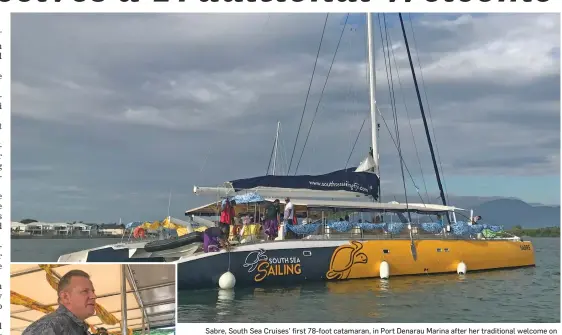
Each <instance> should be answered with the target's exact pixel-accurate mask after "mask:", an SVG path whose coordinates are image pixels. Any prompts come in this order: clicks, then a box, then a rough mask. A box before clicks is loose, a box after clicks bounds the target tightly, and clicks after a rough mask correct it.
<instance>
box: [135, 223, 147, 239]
mask: <svg viewBox="0 0 562 335" xmlns="http://www.w3.org/2000/svg"><path fill="white" fill-rule="evenodd" d="M133 236H134V237H135V238H144V237H145V230H144V228H143V227H141V226H138V227H136V228H135V230H133Z"/></svg>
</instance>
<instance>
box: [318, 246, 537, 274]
mask: <svg viewBox="0 0 562 335" xmlns="http://www.w3.org/2000/svg"><path fill="white" fill-rule="evenodd" d="M410 244H411V242H410V240H370V241H352V242H351V243H350V244H346V245H342V246H340V247H339V248H337V249H336V250H335V251H334V253H333V254H332V259H331V263H330V269H329V270H328V272H327V278H328V279H359V278H376V277H380V272H379V271H380V265H381V263H382V262H383V261H386V262H387V263H388V265H389V270H390V271H389V272H390V277H393V276H403V275H417V274H432V273H434V274H435V273H451V272H453V273H456V272H457V266H458V265H459V263H461V262H463V263H464V264H466V270H467V272H471V271H478V270H493V269H502V268H516V267H525V266H534V265H535V252H534V248H533V245H532V243H531V242H519V241H507V240H417V241H414V245H415V249H416V252H417V258H416V260H414V258H413V256H412V252H411V246H410Z"/></svg>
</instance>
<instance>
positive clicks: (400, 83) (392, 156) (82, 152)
mask: <svg viewBox="0 0 562 335" xmlns="http://www.w3.org/2000/svg"><path fill="white" fill-rule="evenodd" d="M325 19H326V15H325V14H270V15H268V14H254V15H239V14H228V15H215V14H212V15H211V14H209V15H191V14H185V15H184V14H181V15H177V14H176V15H163V14H162V15H154V14H146V15H113V14H103V15H100V14H98V15H94V14H60V15H51V14H17V15H13V17H12V76H13V78H12V99H13V102H12V106H13V114H12V115H13V116H12V135H13V137H12V139H13V142H12V155H13V156H12V178H13V182H12V196H13V200H12V206H13V213H12V214H13V219H15V220H19V219H22V218H25V217H31V218H36V219H40V220H45V221H69V220H85V221H97V222H103V221H106V222H107V221H116V220H119V218H123V220H125V221H132V220H153V219H161V218H163V217H165V216H166V214H167V207H168V196H169V193H170V191H171V192H172V206H171V214H172V215H174V216H176V217H179V218H181V217H182V215H183V212H184V211H185V210H186V209H188V208H190V207H193V206H197V205H201V204H204V203H206V202H207V201H208V200H212V199H208V198H201V197H196V196H194V195H192V188H193V186H194V185H200V186H216V185H219V184H220V183H222V182H224V181H227V180H232V179H238V178H244V177H252V176H258V175H263V174H265V173H266V169H267V166H268V162H269V158H270V154H271V149H272V145H273V141H274V136H275V129H276V124H277V121H280V122H281V141H280V144H281V147H280V150H279V155H278V157H279V160H278V164H277V167H278V169H277V173H278V174H279V173H287V166H288V165H289V164H288V163H289V161H290V157H291V153H292V151H293V146H294V143H295V137H296V134H297V130H298V126H299V121H300V118H301V113H302V111H303V107H304V105H305V99H306V95H307V90H308V86H309V81H310V78H311V75H312V72H313V68H314V63H315V60H316V54H317V50H318V45H319V43H320V37H321V35H322V29H323V26H324V22H325ZM345 19H346V15H345V14H330V15H329V16H328V21H327V25H326V31H325V34H324V39H323V42H322V49H321V51H320V57H319V60H318V64H317V68H316V72H315V75H314V81H313V84H312V88H311V91H310V96H309V99H308V103H307V107H306V112H305V114H304V120H303V123H302V128H301V131H300V135H299V141H298V144H297V149H296V152H295V154H294V158H293V164H292V167H291V173H294V172H295V167H296V164H297V162H298V161H299V157H300V154H301V150H302V147H303V144H304V140H305V138H306V134H307V133H308V130H309V127H310V125H311V121H312V118H313V114H314V112H315V110H316V107H317V105H318V103H319V100H320V92H321V91H322V87H323V85H324V82H325V80H326V75H327V73H328V69H329V67H330V64H331V60H332V57H333V55H334V51H335V50H336V45H337V42H338V39H339V36H340V32H341V31H342V28H343V27H344V26H343V23H344V22H345ZM411 20H412V21H411V22H410V20H409V16H408V15H406V16H405V24H406V28H407V32H408V34H409V42H410V45H411V48H412V52H413V57H414V61H415V65H416V67H418V57H419V61H420V63H421V66H422V72H420V71H419V69H418V70H417V71H418V72H417V74H418V81H419V82H420V83H421V82H422V78H421V75H422V74H423V82H424V84H425V85H423V86H422V97H424V103H426V101H425V94H427V97H428V100H429V111H430V114H431V116H432V117H431V121H432V122H431V125H432V127H433V128H434V129H435V136H436V137H435V138H434V141H436V144H437V149H438V152H439V157H440V161H441V164H442V167H443V173H444V181H445V185H446V190H447V192H448V193H449V194H455V195H478V196H495V195H498V196H513V197H518V198H521V199H523V200H525V201H528V202H540V203H545V204H559V203H560V186H559V185H560V147H559V146H560V21H559V20H560V19H559V15H557V14H541V15H535V14H533V15H527V14H512V15H505V14H502V15H481V14H479V15H470V14H462V15H443V14H440V15H415V16H414V15H412V17H411ZM386 21H387V31H388V34H389V35H390V41H389V45H390V46H391V49H392V52H391V54H390V57H391V63H392V67H391V69H392V72H393V74H394V78H393V82H394V93H395V97H396V107H397V115H398V125H399V131H400V139H401V148H402V151H403V154H404V155H405V161H406V164H407V166H408V169H409V171H410V172H411V174H412V176H413V178H414V181H415V183H416V185H417V186H418V187H419V188H420V193H422V194H423V195H424V197H425V187H427V190H428V192H429V194H430V197H434V194H436V191H437V187H436V182H435V177H434V174H433V168H432V165H431V161H430V154H429V149H428V145H427V140H426V138H425V135H424V133H423V123H422V119H421V114H420V109H419V106H418V104H417V100H416V96H415V90H414V87H413V82H412V75H411V72H410V69H409V65H408V59H407V55H406V50H405V46H404V42H403V38H402V36H401V30H400V25H399V21H398V20H397V15H396V14H388V15H386ZM410 23H411V24H412V26H413V31H414V35H412V30H411V27H410ZM383 24H384V22H383ZM375 26H376V27H377V30H376V31H375V36H376V39H375V44H376V48H377V54H376V56H375V63H376V68H377V102H378V105H379V108H380V110H381V113H382V114H383V116H384V120H385V121H386V122H387V123H388V127H389V129H391V132H389V131H388V130H387V128H386V125H385V123H384V122H383V121H382V120H381V130H380V141H379V146H380V155H381V179H382V188H383V189H382V191H383V194H384V193H400V192H403V191H402V179H401V175H400V168H399V160H398V154H397V150H396V148H395V146H394V144H393V142H392V139H391V138H390V134H392V136H394V137H395V136H396V133H395V131H394V121H393V115H392V108H391V104H390V99H389V85H388V83H387V76H386V71H387V70H386V67H385V60H384V57H383V53H382V49H381V47H382V43H381V37H380V33H381V30H380V29H378V27H379V23H378V21H376V22H375ZM383 33H385V32H384V29H383ZM365 34H366V33H365V27H364V17H363V16H362V15H352V16H350V17H349V20H348V24H347V25H346V26H345V31H344V35H343V39H342V40H341V44H340V46H339V49H338V52H337V57H336V59H335V62H334V64H333V68H332V70H331V73H330V76H329V80H328V83H327V86H326V89H325V92H324V95H323V96H322V99H321V101H320V105H319V108H318V114H317V116H316V119H315V121H314V126H313V127H312V129H311V131H310V137H309V139H308V143H307V145H306V149H305V151H304V154H303V156H302V160H301V161H300V164H299V168H298V171H297V172H298V173H299V174H321V173H327V172H331V171H333V170H337V169H341V168H344V167H345V166H346V161H347V159H348V156H349V154H350V152H351V149H352V147H353V143H354V141H355V138H356V137H357V135H358V133H359V130H360V128H361V124H362V122H363V120H364V119H365V117H367V116H368V113H369V110H368V91H367V84H366V65H365V60H366V55H365V54H366V46H365V40H366V37H365ZM414 37H415V41H414ZM414 42H415V43H414ZM385 43H386V42H385ZM427 106H428V105H427V104H426V107H425V108H426V109H427V108H428V107H427ZM410 127H411V128H410ZM370 131H371V127H370V120H369V119H368V120H367V122H366V123H365V126H364V127H363V129H362V131H361V133H360V135H359V141H358V143H357V145H356V146H355V149H354V150H353V153H352V156H351V160H350V163H349V164H348V166H349V165H352V166H356V165H357V164H358V163H359V161H360V160H361V159H362V158H363V157H364V156H365V154H366V153H367V152H368V148H369V143H370ZM412 133H413V135H414V136H412ZM416 148H417V150H416ZM418 155H419V157H420V160H419V161H418ZM420 163H421V168H422V169H421V170H422V171H423V174H422V173H421V172H420ZM422 176H423V177H424V178H422ZM424 180H425V186H424ZM407 182H408V189H409V193H411V194H415V188H414V187H413V184H412V181H411V180H410V179H409V177H407ZM432 201H433V202H435V201H438V200H435V199H434V200H432Z"/></svg>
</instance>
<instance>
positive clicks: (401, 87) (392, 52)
mask: <svg viewBox="0 0 562 335" xmlns="http://www.w3.org/2000/svg"><path fill="white" fill-rule="evenodd" d="M388 38H389V40H390V44H391V45H392V36H391V35H390V34H389V35H388ZM390 53H391V54H392V60H393V62H394V67H395V68H396V69H400V68H399V67H398V62H396V54H395V53H394V49H390ZM396 75H397V77H398V84H399V86H400V92H401V93H402V102H403V104H404V109H405V110H406V115H407V118H408V124H409V125H410V132H411V134H412V140H413V142H414V148H415V150H416V156H417V159H418V164H419V166H420V172H421V177H422V182H423V186H424V189H425V195H426V197H427V201H430V198H429V193H428V191H427V183H426V182H425V176H424V173H423V168H422V163H421V159H420V154H419V150H418V145H417V144H416V137H415V136H414V128H413V127H412V121H411V120H410V111H409V109H408V105H407V104H406V97H405V94H404V88H403V85H402V79H401V78H400V70H398V71H396ZM416 192H418V193H419V189H417V188H416Z"/></svg>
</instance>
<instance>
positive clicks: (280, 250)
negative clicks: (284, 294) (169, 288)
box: [178, 240, 535, 290]
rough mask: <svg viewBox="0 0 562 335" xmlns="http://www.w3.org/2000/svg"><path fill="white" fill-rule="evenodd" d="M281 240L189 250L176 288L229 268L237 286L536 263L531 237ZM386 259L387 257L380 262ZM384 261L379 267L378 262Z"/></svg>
mask: <svg viewBox="0 0 562 335" xmlns="http://www.w3.org/2000/svg"><path fill="white" fill-rule="evenodd" d="M414 245H415V248H414V249H415V254H416V259H414V257H413V256H412V248H411V242H410V241H409V240H367V241H365V240H363V241H351V242H350V241H333V240H332V241H330V240H317V241H314V240H310V241H303V240H300V241H280V242H273V243H272V242H269V243H258V244H254V245H245V246H240V247H238V248H236V249H234V250H233V251H231V252H226V251H222V252H218V253H208V254H204V255H197V256H190V257H188V258H185V259H183V260H180V261H179V262H178V289H180V290H189V289H202V288H217V287H219V285H218V283H219V278H220V277H221V275H222V274H224V273H225V272H227V271H230V272H231V273H233V274H234V276H235V279H236V287H254V286H262V285H294V284H299V283H303V282H307V281H330V280H347V279H360V278H379V277H380V276H381V269H382V271H383V274H384V272H387V271H388V276H389V277H394V276H405V275H419V274H441V273H456V272H457V271H458V269H459V264H460V263H464V265H465V266H466V271H467V272H471V271H483V270H496V269H508V268H518V267H528V266H535V257H534V249H533V245H532V243H531V242H522V241H510V240H418V241H415V242H414ZM383 262H386V263H383ZM381 264H382V267H381Z"/></svg>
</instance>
